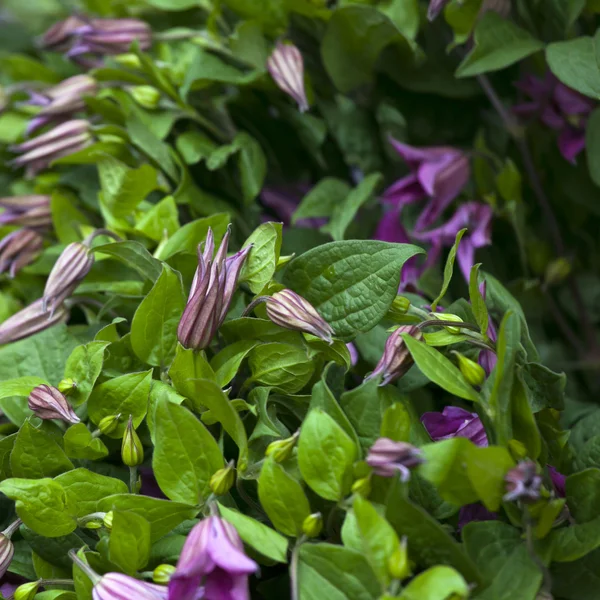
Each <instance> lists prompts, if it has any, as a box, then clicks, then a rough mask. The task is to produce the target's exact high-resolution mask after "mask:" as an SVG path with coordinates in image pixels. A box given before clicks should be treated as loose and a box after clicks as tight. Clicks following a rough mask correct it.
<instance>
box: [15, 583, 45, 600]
mask: <svg viewBox="0 0 600 600" xmlns="http://www.w3.org/2000/svg"><path fill="white" fill-rule="evenodd" d="M39 587H40V583H39V581H32V582H30V583H24V584H23V585H20V586H19V587H18V588H17V589H16V590H15V591H14V594H13V598H14V600H33V599H34V598H35V595H36V594H37V591H38V588H39Z"/></svg>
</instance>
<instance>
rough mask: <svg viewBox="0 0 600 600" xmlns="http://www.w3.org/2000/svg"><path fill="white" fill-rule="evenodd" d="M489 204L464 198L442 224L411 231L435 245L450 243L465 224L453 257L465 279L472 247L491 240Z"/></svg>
mask: <svg viewBox="0 0 600 600" xmlns="http://www.w3.org/2000/svg"><path fill="white" fill-rule="evenodd" d="M492 214H493V212H492V208H491V207H490V206H488V205H487V204H480V203H479V202H466V203H465V204H462V205H461V206H459V208H458V209H457V211H456V212H455V213H454V215H453V216H452V217H451V218H450V220H449V221H447V222H446V223H445V224H444V225H442V226H440V227H436V228H435V229H430V230H429V231H424V232H422V233H417V232H414V233H413V235H414V237H415V238H417V239H418V240H421V241H426V242H430V243H432V244H433V245H434V247H435V246H452V245H453V244H454V240H455V239H456V234H457V233H458V232H459V231H460V230H461V229H464V228H465V227H466V228H467V232H466V233H465V234H464V235H463V237H462V240H461V242H460V245H459V247H458V252H457V253H456V258H457V260H458V264H459V267H460V270H461V271H462V274H463V275H464V277H465V279H466V280H467V281H469V277H470V274H471V267H472V266H473V264H474V263H475V250H476V249H477V248H483V247H484V246H488V245H489V244H490V243H491V237H490V236H491V223H492Z"/></svg>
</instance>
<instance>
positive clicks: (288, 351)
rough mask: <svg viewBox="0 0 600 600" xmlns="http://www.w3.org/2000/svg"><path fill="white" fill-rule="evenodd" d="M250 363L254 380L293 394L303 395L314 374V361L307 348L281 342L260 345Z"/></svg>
mask: <svg viewBox="0 0 600 600" xmlns="http://www.w3.org/2000/svg"><path fill="white" fill-rule="evenodd" d="M248 363H249V365H250V371H251V373H252V380H253V381H256V382H258V383H261V384H262V385H269V386H276V387H278V388H281V389H282V390H285V391H286V392H289V393H291V394H294V393H296V392H299V391H300V390H301V389H302V388H303V387H304V386H305V385H306V384H307V383H308V381H309V380H310V378H311V377H312V374H313V372H314V364H313V360H312V359H311V358H310V356H309V355H308V353H307V351H306V349H305V348H299V347H298V346H292V345H291V344H280V343H277V342H272V343H270V344H260V345H258V346H257V347H256V348H254V350H252V352H251V354H250V356H249V358H248Z"/></svg>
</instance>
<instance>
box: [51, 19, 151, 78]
mask: <svg viewBox="0 0 600 600" xmlns="http://www.w3.org/2000/svg"><path fill="white" fill-rule="evenodd" d="M134 41H137V42H138V44H139V47H140V49H142V50H148V49H149V48H150V46H151V45H152V30H151V29H150V27H149V25H148V24H147V23H144V22H143V21H139V20H137V19H92V18H85V17H81V16H72V17H69V18H68V19H65V20H64V21H60V22H59V23H56V24H55V25H53V26H52V27H51V28H50V29H49V30H48V31H47V32H46V33H45V34H44V35H43V37H42V40H41V43H42V46H43V47H44V48H46V49H48V50H55V51H57V52H64V53H66V55H67V57H69V58H70V59H71V60H73V61H74V62H76V63H78V64H80V65H81V66H84V67H95V66H97V65H98V64H99V59H101V58H102V57H103V56H111V55H116V54H123V53H124V52H127V51H128V50H129V48H130V46H131V44H132V43H133V42H134Z"/></svg>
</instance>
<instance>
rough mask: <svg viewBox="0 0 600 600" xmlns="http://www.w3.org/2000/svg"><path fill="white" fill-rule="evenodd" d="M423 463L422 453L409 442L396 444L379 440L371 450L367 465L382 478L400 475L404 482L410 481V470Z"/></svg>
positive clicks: (386, 439) (386, 440) (383, 439)
mask: <svg viewBox="0 0 600 600" xmlns="http://www.w3.org/2000/svg"><path fill="white" fill-rule="evenodd" d="M422 462H423V458H422V457H421V452H420V450H419V449H418V448H415V447H414V446H413V445H412V444H408V443H407V442H394V441H393V440H390V439H389V438H379V439H378V440H377V441H376V442H375V443H374V444H373V445H372V446H371V449H370V450H369V454H368V456H367V464H368V465H369V466H370V467H371V468H372V469H373V472H374V473H375V474H376V475H379V476H380V477H393V476H394V475H395V474H396V473H400V479H401V480H402V481H408V480H409V479H410V470H411V469H414V468H415V467H417V466H418V465H420V464H421V463H422Z"/></svg>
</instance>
